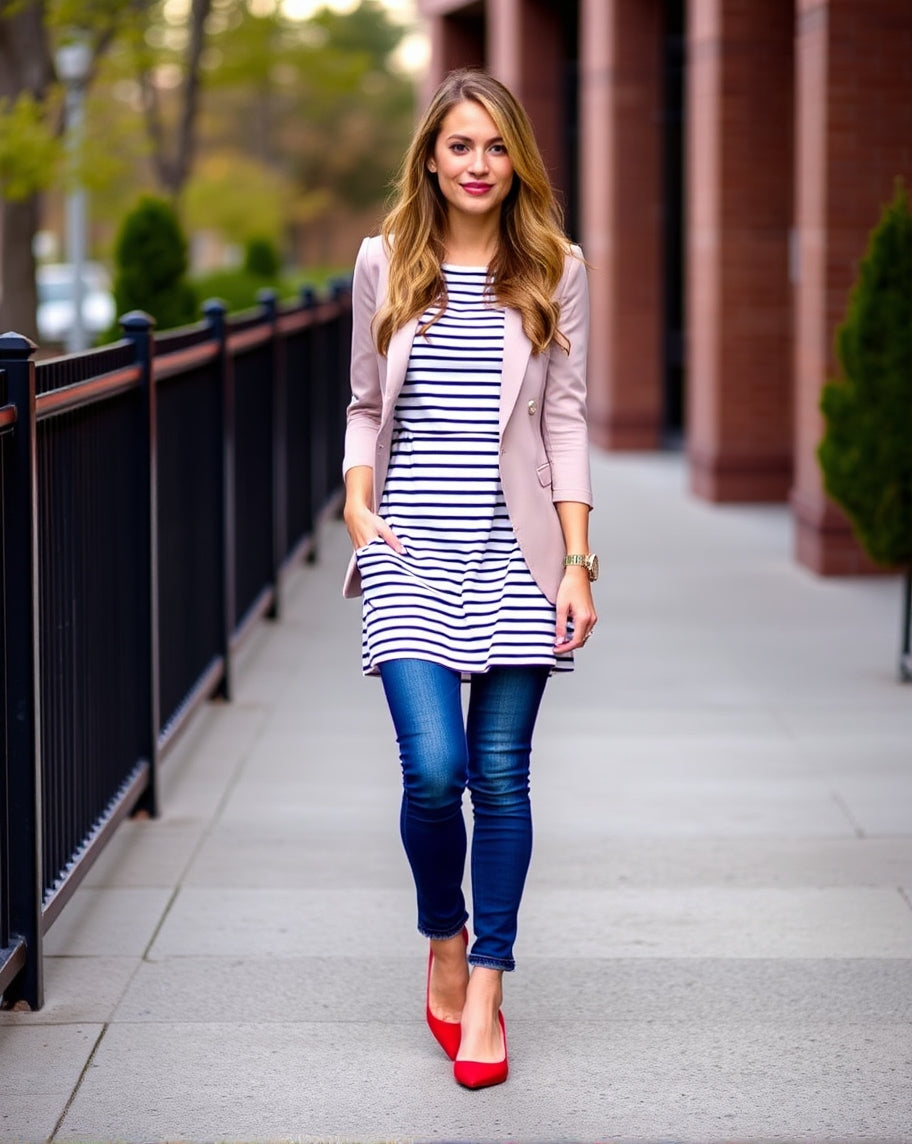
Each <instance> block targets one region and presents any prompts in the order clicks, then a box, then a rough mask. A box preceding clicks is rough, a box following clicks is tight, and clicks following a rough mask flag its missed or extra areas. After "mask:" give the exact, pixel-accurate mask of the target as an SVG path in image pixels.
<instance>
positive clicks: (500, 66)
mask: <svg viewBox="0 0 912 1144" xmlns="http://www.w3.org/2000/svg"><path fill="white" fill-rule="evenodd" d="M487 13H488V36H487V40H488V54H487V66H488V68H489V69H490V71H491V74H492V75H495V76H496V77H497V78H498V79H499V80H500V81H501V83H505V84H506V85H507V87H509V88H510V90H511V91H512V92H513V93H514V94H515V95H516V96H517V97H518V99H519V100H520V101H521V102H522V104H523V106H524V107H525V109H526V111H527V112H528V113H529V118H530V119H531V120H532V123H533V124H534V126H535V138H536V139H537V140H538V145H539V147H540V149H541V153H542V157H543V158H544V160H545V166H546V167H547V168H548V174H549V175H550V176H551V179H552V182H553V183H554V186H555V188H556V189H557V190H558V192H560V191H566V188H567V183H566V179H565V175H566V173H565V172H564V171H563V153H564V148H563V139H562V137H561V135H562V131H563V123H562V111H563V93H562V91H561V82H562V70H563V63H564V42H563V40H564V38H563V29H562V26H561V18H560V12H559V11H558V9H557V7H556V6H554V5H552V4H549V3H547V2H543V0H494V2H489V3H488V6H487Z"/></svg>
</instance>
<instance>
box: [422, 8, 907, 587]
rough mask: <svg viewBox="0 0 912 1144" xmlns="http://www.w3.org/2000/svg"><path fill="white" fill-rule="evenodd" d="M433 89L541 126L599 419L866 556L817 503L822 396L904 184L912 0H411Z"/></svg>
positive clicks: (706, 492) (742, 497)
mask: <svg viewBox="0 0 912 1144" xmlns="http://www.w3.org/2000/svg"><path fill="white" fill-rule="evenodd" d="M419 8H420V10H421V13H422V15H423V16H424V17H425V19H426V21H427V24H428V28H429V31H430V37H431V45H432V52H431V57H432V58H431V68H430V75H429V77H428V85H429V88H433V87H434V86H435V85H436V83H437V82H438V81H439V79H440V78H441V77H442V76H443V75H444V74H445V73H446V72H447V71H448V70H449V69H450V68H453V67H458V66H463V65H481V66H485V67H487V68H488V69H489V70H490V71H492V72H493V74H495V75H497V76H498V77H499V78H500V79H502V80H503V81H504V82H505V83H507V84H508V85H509V86H510V87H511V88H512V89H513V90H514V91H515V92H516V93H517V94H518V95H519V96H520V98H521V99H522V100H523V102H524V103H525V105H526V107H527V109H528V110H529V112H530V114H531V115H532V117H533V120H534V121H535V125H536V131H537V133H538V137H539V142H540V143H541V146H542V150H543V152H544V155H545V160H546V162H547V163H548V165H549V168H550V170H551V172H552V176H553V179H554V182H555V185H556V186H557V187H558V188H559V190H560V192H561V194H562V198H563V202H564V206H565V209H566V215H567V221H568V227H569V229H570V231H571V233H572V234H573V235H574V237H576V238H578V239H579V240H580V241H581V242H582V243H583V247H584V250H585V253H586V256H587V258H588V260H589V262H590V263H591V266H592V272H591V278H590V281H591V292H592V305H593V323H592V352H591V357H590V394H591V397H590V408H591V428H592V435H593V439H594V441H595V442H596V443H598V444H600V445H602V446H605V447H607V448H613V449H650V448H655V447H656V446H658V445H660V444H661V443H662V442H663V441H665V440H668V439H669V438H671V439H675V438H676V437H678V436H679V434H683V436H684V440H685V442H686V452H687V458H688V467H689V473H690V483H691V487H692V489H693V491H694V492H695V493H696V494H697V495H698V496H701V497H704V498H706V499H707V500H712V501H752V500H756V501H770V500H785V499H788V500H789V502H790V504H791V507H792V512H793V515H794V520H795V538H796V539H795V546H796V555H797V558H798V559H799V560H800V561H801V562H802V563H803V564H805V565H806V566H808V567H810V568H812V569H814V570H816V571H818V572H822V573H845V572H854V571H860V570H863V569H865V568H866V567H867V565H866V561H865V559H864V557H863V556H862V554H861V552H860V550H859V548H858V547H857V545H856V544H855V542H854V540H853V538H852V537H851V534H850V532H849V529H848V526H847V524H846V522H845V520H844V518H843V517H842V515H841V513H839V512H838V510H837V509H836V508H835V506H833V505H832V504H831V503H830V502H829V501H828V500H827V498H826V497H825V495H824V492H823V488H822V482H821V477H820V474H819V470H818V466H817V462H816V457H815V450H816V446H817V442H818V441H819V438H820V435H821V432H822V422H821V419H820V416H819V413H818V401H819V394H820V389H821V386H822V385H823V383H824V381H825V380H826V378H827V376H828V374H830V373H832V372H833V371H834V370H835V368H836V363H835V360H834V357H833V352H832V346H833V336H834V331H835V328H836V326H837V325H838V323H839V321H840V320H841V319H842V316H843V314H844V312H845V306H846V302H847V299H848V294H849V290H850V287H851V284H852V281H853V280H854V276H855V271H856V267H857V264H858V260H859V258H860V256H861V254H862V253H863V251H864V247H865V244H866V241H867V235H868V232H869V231H870V229H871V227H872V226H873V224H874V223H875V222H876V220H877V217H878V214H879V210H880V207H881V205H882V204H883V203H885V202H886V201H887V200H888V199H890V198H891V197H892V193H893V184H894V179H895V178H896V176H898V175H901V176H903V177H905V179H906V181H907V182H908V183H912V98H910V96H912V64H910V61H912V3H910V0H419Z"/></svg>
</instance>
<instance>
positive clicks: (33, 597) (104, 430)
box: [0, 286, 351, 1008]
mask: <svg viewBox="0 0 912 1144" xmlns="http://www.w3.org/2000/svg"><path fill="white" fill-rule="evenodd" d="M350 318H351V301H350V297H349V294H348V292H347V287H341V286H340V287H337V288H336V289H335V291H334V292H333V296H332V297H331V298H330V299H329V300H326V301H322V302H318V301H317V300H316V298H315V297H314V295H313V294H312V293H311V292H308V293H305V294H304V295H302V298H301V301H300V303H299V304H297V305H295V306H289V307H279V306H278V305H277V303H276V299H275V296H274V295H273V294H271V293H269V292H264V295H263V296H262V298H261V303H260V306H259V308H258V310H257V311H256V312H255V313H250V314H247V315H241V316H238V317H237V318H235V319H227V318H226V315H225V310H224V308H223V306H222V305H221V304H220V303H217V302H212V303H209V304H207V306H206V307H205V318H204V320H203V321H201V322H200V323H198V324H197V325H195V326H192V327H187V328H185V329H182V330H178V331H175V332H173V333H170V334H165V335H162V336H161V337H157V338H156V337H154V336H153V333H152V330H151V324H150V321H149V319H148V318H147V317H146V315H144V314H139V313H134V314H130V315H127V317H126V318H124V319H123V328H124V334H125V337H124V340H123V341H121V342H118V343H116V344H115V345H113V346H110V347H106V348H103V349H99V350H93V351H90V352H88V353H85V354H79V355H73V356H70V357H65V358H58V359H55V360H53V361H47V362H41V363H38V364H37V365H36V364H35V363H34V362H33V361H32V353H33V351H34V346H33V345H32V344H31V342H29V341H28V340H27V339H25V338H22V337H19V336H18V335H15V334H6V335H4V336H2V337H0V993H3V995H4V999H5V1000H6V1001H9V1000H22V1001H25V1002H27V1003H28V1005H30V1006H31V1007H33V1008H37V1007H39V1006H40V1005H41V1004H42V1002H43V967H42V942H43V937H44V934H45V933H46V932H47V929H48V927H49V926H50V925H51V924H52V922H53V921H54V919H55V918H56V917H57V916H58V915H59V913H60V911H61V909H62V908H63V906H64V905H65V903H66V902H67V901H68V900H69V898H70V896H71V895H72V893H73V891H74V890H75V888H76V886H77V885H78V884H79V882H80V881H81V880H82V878H83V877H84V875H85V873H86V872H87V870H88V869H89V867H90V865H91V863H92V861H93V860H94V858H95V857H96V856H97V854H98V853H99V852H100V850H101V849H102V847H103V846H104V844H105V842H106V841H107V840H108V839H109V838H110V836H111V834H112V832H113V830H114V829H115V827H116V826H117V824H118V823H119V822H120V821H121V820H122V819H123V818H124V817H125V816H126V815H127V814H130V813H131V812H133V811H135V810H137V809H145V810H147V811H149V812H150V813H153V814H154V813H155V812H156V809H157V807H156V778H157V772H158V768H159V765H160V763H161V762H162V760H163V759H164V758H165V756H166V754H167V752H168V749H169V747H170V745H171V744H172V743H173V741H174V738H175V735H176V734H177V732H178V731H179V730H180V728H181V727H182V726H183V725H184V724H185V723H186V720H187V719H188V718H189V716H190V715H191V714H192V712H193V711H194V710H195V709H196V707H197V706H198V705H199V704H200V703H201V702H203V701H204V700H205V699H207V698H208V697H210V696H211V695H213V694H215V693H219V694H221V695H222V696H224V697H226V698H230V696H231V662H232V654H233V652H234V651H235V650H236V648H237V646H238V644H239V642H240V641H241V640H242V639H243V637H244V634H245V633H246V631H247V630H248V628H249V627H250V625H251V624H252V623H253V622H255V621H256V620H257V619H258V618H259V617H261V616H263V615H269V616H272V617H277V616H278V615H279V613H280V610H281V587H282V579H283V573H284V572H285V570H286V569H287V568H288V567H289V566H290V565H291V564H293V563H294V562H295V561H297V560H299V559H301V558H302V557H303V556H305V555H307V554H312V553H313V552H314V551H315V549H314V536H315V532H316V526H317V523H318V519H319V516H320V514H321V513H322V512H325V511H328V510H329V509H330V508H331V507H332V504H333V502H334V499H335V496H336V493H337V491H338V486H339V473H340V469H341V448H342V437H343V427H344V420H345V403H346V400H347V395H348V346H349V343H350V335H351V327H350Z"/></svg>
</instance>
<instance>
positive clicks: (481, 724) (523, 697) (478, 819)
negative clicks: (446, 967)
mask: <svg viewBox="0 0 912 1144" xmlns="http://www.w3.org/2000/svg"><path fill="white" fill-rule="evenodd" d="M548 674H549V673H548V669H547V668H544V667H542V668H539V667H509V668H508V667H504V668H492V669H491V671H489V672H487V673H486V674H484V675H478V676H475V677H474V678H473V680H472V695H471V700H470V703H469V718H468V729H467V738H468V744H469V764H468V784H469V790H470V793H471V797H472V806H473V810H474V816H475V829H474V834H473V839H472V893H473V897H474V908H475V943H474V945H473V947H472V952H471V954H470V955H469V961H470V963H471V964H472V966H473V969H472V976H471V979H470V981H469V988H468V993H467V996H466V1006H465V1009H464V1011H463V1026H462V1027H463V1035H462V1046H461V1047H460V1051H459V1056H460V1058H462V1059H467V1060H474V1061H496V1060H499V1059H501V1058H502V1057H503V1041H502V1038H501V1035H500V1025H499V1022H498V1018H497V1013H498V1010H499V1009H500V1005H501V1001H502V997H503V992H502V982H501V977H502V974H503V972H504V970H511V969H513V967H514V964H515V963H514V961H513V942H514V940H515V938H516V926H517V915H518V912H519V903H520V899H521V898H522V892H523V887H524V885H525V880H526V873H527V871H528V868H529V859H530V857H531V854H532V814H531V807H530V804H529V756H530V754H531V750H532V731H533V729H534V727H535V720H536V717H537V715H538V709H539V705H540V703H541V698H542V695H543V694H544V690H545V684H546V682H547V679H548Z"/></svg>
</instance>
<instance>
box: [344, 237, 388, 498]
mask: <svg viewBox="0 0 912 1144" xmlns="http://www.w3.org/2000/svg"><path fill="white" fill-rule="evenodd" d="M380 241H382V240H380V239H376V240H374V242H380ZM378 277H379V268H378V266H377V262H376V259H372V258H371V239H369V238H365V239H364V241H363V242H362V243H361V249H360V250H359V251H358V257H357V260H356V261H355V272H354V277H353V279H352V349H351V394H352V395H351V400H350V402H349V404H348V409H347V412H346V420H347V426H346V430H345V450H344V457H343V460H342V474H343V476H344V475H345V473H347V472H348V470H349V469H351V468H352V467H353V466H355V465H368V466H369V467H370V468H373V466H374V456H375V448H376V443H377V433H378V432H379V429H380V415H381V411H382V404H383V395H382V391H381V386H380V363H379V355H378V353H377V347H376V345H375V344H374V336H373V332H372V330H371V322H372V321H373V317H374V314H375V313H376V311H377V283H378Z"/></svg>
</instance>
